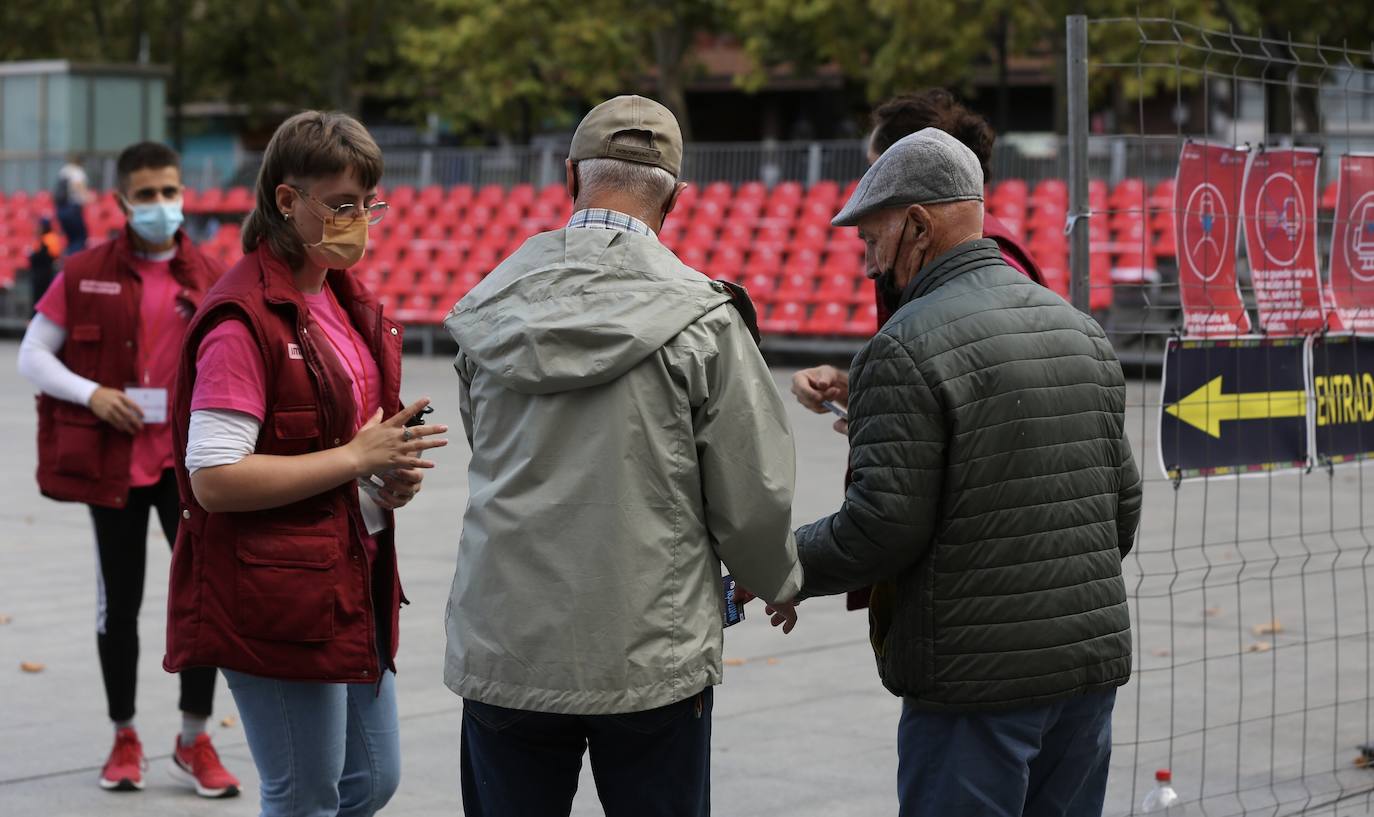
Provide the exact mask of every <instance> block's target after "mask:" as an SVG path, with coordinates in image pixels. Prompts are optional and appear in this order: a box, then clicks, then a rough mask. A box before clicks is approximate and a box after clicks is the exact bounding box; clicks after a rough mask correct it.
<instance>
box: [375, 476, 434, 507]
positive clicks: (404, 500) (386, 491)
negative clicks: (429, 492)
mask: <svg viewBox="0 0 1374 817" xmlns="http://www.w3.org/2000/svg"><path fill="white" fill-rule="evenodd" d="M424 478H425V472H424V471H421V470H420V469H419V468H401V469H398V470H395V471H388V472H386V473H385V474H382V475H381V480H382V485H381V487H380V488H378V489H377V495H376V497H377V504H378V505H380V506H381V507H383V508H385V509H386V510H388V511H394V510H397V509H398V508H404V507H405V506H406V505H409V504H410V500H412V499H414V498H415V495H416V494H418V493H420V483H421V482H423V481H424ZM373 484H374V485H375V484H376V483H375V482H374V483H373Z"/></svg>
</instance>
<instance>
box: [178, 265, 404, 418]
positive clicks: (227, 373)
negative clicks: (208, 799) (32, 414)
mask: <svg viewBox="0 0 1374 817" xmlns="http://www.w3.org/2000/svg"><path fill="white" fill-rule="evenodd" d="M305 303H306V306H308V307H309V308H310V316H311V317H312V318H314V319H315V323H316V324H317V325H318V326H319V327H320V329H321V330H323V332H324V336H325V339H326V340H328V341H329V346H330V348H331V349H333V351H334V355H335V356H336V357H337V358H338V359H339V363H340V364H342V366H343V369H344V371H345V372H347V373H348V375H349V379H350V380H351V381H352V383H353V402H354V405H355V406H356V407H357V421H356V422H355V424H354V429H353V430H354V431H355V432H356V431H357V430H358V429H359V428H362V427H363V425H364V424H365V423H366V422H367V421H368V420H369V419H370V418H371V417H372V415H373V413H375V412H376V411H377V408H378V407H379V406H381V404H382V375H381V371H380V370H379V369H378V367H377V361H376V360H374V359H373V357H372V354H371V352H370V351H369V350H368V347H367V341H366V340H364V338H363V336H362V335H361V334H360V333H359V332H358V330H357V329H355V328H354V327H353V324H351V323H349V322H348V317H347V316H346V315H345V314H344V311H343V309H342V308H341V307H340V306H339V303H338V301H337V300H335V298H334V294H333V293H332V292H331V291H330V290H329V288H328V287H326V288H325V289H323V290H321V291H320V292H319V293H316V294H314V295H311V294H306V295H305ZM205 409H228V410H230V411H240V412H243V413H244V414H250V415H252V416H253V417H256V418H257V420H258V422H262V421H263V420H264V419H265V418H266V417H267V372H266V371H265V369H264V368H263V363H262V355H261V353H260V352H259V351H258V345H257V343H256V342H255V341H254V340H253V335H252V333H251V332H249V331H248V327H247V326H245V325H244V324H243V322H242V321H238V320H228V321H224V322H222V323H221V324H219V325H218V326H216V327H215V328H214V329H211V330H210V332H209V333H208V334H206V336H205V339H204V340H203V341H201V344H200V350H199V351H198V352H197V353H196V386H195V389H194V390H193V391H192V394H191V411H202V410H205Z"/></svg>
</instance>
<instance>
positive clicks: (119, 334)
mask: <svg viewBox="0 0 1374 817" xmlns="http://www.w3.org/2000/svg"><path fill="white" fill-rule="evenodd" d="M133 254H134V247H133V244H132V242H131V241H130V240H129V236H128V231H127V230H126V231H125V232H124V233H122V234H121V235H120V237H119V238H118V239H116V240H114V241H109V242H106V243H104V244H101V245H100V246H98V247H92V248H91V249H89V250H84V251H82V252H79V253H77V254H76V255H73V256H72V257H71V258H69V259H67V262H66V264H65V266H64V267H63V270H62V280H63V282H64V284H65V287H66V293H65V294H66V297H67V342H66V344H65V345H64V346H63V348H62V362H63V363H64V364H66V366H67V368H68V369H70V370H72V371H73V372H74V373H76V374H79V375H81V376H82V377H84V378H86V379H87V380H94V381H95V382H97V383H99V384H100V385H102V386H109V387H111V388H116V389H122V388H124V387H125V386H127V385H129V384H130V383H133V382H136V381H137V380H138V372H137V368H138V356H139V349H138V343H139V337H138V336H139V332H138V328H139V297H140V296H141V295H142V291H143V284H142V281H140V280H139V277H138V274H137V273H135V272H134V268H133ZM222 270H223V267H222V266H221V265H220V264H219V262H217V261H214V260H212V259H211V258H210V257H209V256H206V255H205V254H204V253H202V252H201V251H200V250H198V249H196V246H195V245H194V244H192V243H191V240H190V239H189V238H187V237H186V233H184V232H179V233H177V254H176V257H175V258H173V259H172V264H171V271H172V277H174V278H175V279H176V280H177V283H179V284H181V292H180V293H179V294H178V296H177V297H178V300H179V301H180V302H181V303H182V305H183V307H184V308H185V309H187V310H188V311H192V312H194V311H195V310H196V309H197V308H198V307H199V305H200V301H201V298H203V297H204V295H205V291H206V290H208V289H209V288H210V285H211V284H213V283H214V282H215V279H216V278H218V277H219V274H220V272H221V271H222ZM132 451H133V437H131V436H129V435H128V434H125V433H123V432H120V431H116V430H115V429H114V428H113V427H112V426H109V425H106V424H105V423H103V422H101V421H100V420H99V419H97V418H96V416H95V415H94V414H93V413H91V410H90V409H88V408H86V407H85V406H80V405H77V404H76V403H68V402H66V401H65V400H58V399H57V398H55V397H50V396H48V395H46V394H41V395H39V396H38V489H39V490H40V491H42V492H43V495H44V496H46V497H49V498H51V499H57V500H61V501H64V502H85V503H88V504H91V505H100V506H102V507H106V508H122V507H124V503H125V502H126V501H127V500H128V498H129V459H130V456H131V454H132Z"/></svg>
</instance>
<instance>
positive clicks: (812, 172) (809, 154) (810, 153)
mask: <svg viewBox="0 0 1374 817" xmlns="http://www.w3.org/2000/svg"><path fill="white" fill-rule="evenodd" d="M820 180H821V143H820V142H812V143H811V145H810V147H808V148H807V149H806V186H807V187H811V186H813V185H815V184H816V182H818V181H820Z"/></svg>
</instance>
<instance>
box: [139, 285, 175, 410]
mask: <svg viewBox="0 0 1374 817" xmlns="http://www.w3.org/2000/svg"><path fill="white" fill-rule="evenodd" d="M158 277H161V276H158ZM169 280H171V282H172V293H173V294H172V298H171V303H170V304H167V305H166V308H163V301H164V300H165V299H164V298H150V299H149V300H150V301H151V302H152V303H154V304H156V306H157V308H156V309H154V310H153V314H152V315H149V316H148V317H147V320H141V321H139V322H140V323H141V324H143V325H144V326H143V328H144V331H143V332H142V333H141V334H142V335H143V337H142V338H140V339H139V344H140V346H141V347H142V348H140V349H139V350H138V351H139V357H141V358H143V365H142V366H141V367H140V368H142V369H143V385H145V386H148V385H151V384H152V382H153V355H155V354H157V352H158V346H157V343H158V340H159V339H160V338H161V337H162V335H163V330H165V329H167V328H168V326H169V325H174V324H175V323H176V321H177V320H178V319H179V318H180V315H178V314H177V307H176V293H177V292H178V291H179V289H180V286H181V285H180V284H178V283H177V282H176V279H175V278H170V274H169ZM149 283H150V282H149V281H147V280H145V281H144V282H143V286H145V287H147V286H148V285H149ZM166 290H167V287H166V286H164V287H163V294H165V293H166ZM165 312H171V313H172V316H171V318H170V319H169V318H167V317H166V315H165V314H164V313H165Z"/></svg>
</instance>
